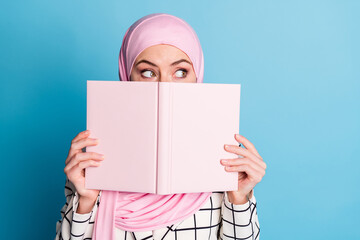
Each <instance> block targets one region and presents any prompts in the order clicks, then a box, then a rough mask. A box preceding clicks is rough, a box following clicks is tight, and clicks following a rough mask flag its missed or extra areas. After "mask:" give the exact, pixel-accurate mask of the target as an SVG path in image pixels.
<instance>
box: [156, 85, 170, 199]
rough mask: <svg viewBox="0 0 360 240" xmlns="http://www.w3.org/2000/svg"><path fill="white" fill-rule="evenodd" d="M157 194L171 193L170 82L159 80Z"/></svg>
mask: <svg viewBox="0 0 360 240" xmlns="http://www.w3.org/2000/svg"><path fill="white" fill-rule="evenodd" d="M158 95H159V98H158V144H157V153H158V156H157V184H156V186H157V189H156V193H157V194H171V176H170V173H171V172H170V170H171V143H172V142H171V139H172V137H171V129H172V113H171V110H172V84H171V83H168V82H159V91H158Z"/></svg>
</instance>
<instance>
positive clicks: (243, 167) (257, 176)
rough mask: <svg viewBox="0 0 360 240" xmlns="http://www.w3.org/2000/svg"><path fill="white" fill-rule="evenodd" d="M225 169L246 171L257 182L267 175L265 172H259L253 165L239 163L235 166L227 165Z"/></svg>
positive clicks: (228, 170)
mask: <svg viewBox="0 0 360 240" xmlns="http://www.w3.org/2000/svg"><path fill="white" fill-rule="evenodd" d="M225 171H227V172H245V173H246V174H247V175H248V177H250V178H251V179H253V180H254V181H255V182H257V183H258V182H260V181H261V179H262V177H263V176H264V175H265V172H257V171H256V170H254V169H253V168H252V167H251V166H249V165H246V164H243V165H237V166H233V167H229V166H227V167H225Z"/></svg>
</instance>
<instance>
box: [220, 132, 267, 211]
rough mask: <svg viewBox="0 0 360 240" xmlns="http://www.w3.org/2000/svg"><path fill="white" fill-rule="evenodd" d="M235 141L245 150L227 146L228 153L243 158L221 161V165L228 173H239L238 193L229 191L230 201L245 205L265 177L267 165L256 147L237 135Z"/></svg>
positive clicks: (225, 147)
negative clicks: (253, 190)
mask: <svg viewBox="0 0 360 240" xmlns="http://www.w3.org/2000/svg"><path fill="white" fill-rule="evenodd" d="M234 137H235V140H236V141H237V142H239V143H242V145H243V146H244V147H245V148H242V147H239V146H236V145H229V144H225V145H224V149H225V151H227V152H231V153H235V154H236V155H241V156H243V157H238V158H233V159H221V164H222V165H223V166H225V171H227V172H238V176H239V177H238V191H228V192H227V194H228V197H229V201H230V202H232V203H233V204H244V203H246V202H247V200H248V197H249V196H248V195H249V194H250V192H251V191H252V189H253V188H254V187H255V185H256V184H257V183H259V182H260V181H261V179H262V178H263V176H264V175H265V169H266V163H265V162H264V161H263V159H262V157H261V156H260V154H259V153H258V151H257V150H256V148H255V147H254V145H253V144H252V143H251V142H250V141H249V140H247V139H246V138H245V137H244V136H241V135H239V134H235V136H234Z"/></svg>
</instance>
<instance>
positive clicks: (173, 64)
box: [135, 59, 192, 67]
mask: <svg viewBox="0 0 360 240" xmlns="http://www.w3.org/2000/svg"><path fill="white" fill-rule="evenodd" d="M182 62H186V63H188V64H190V65H192V64H191V62H189V61H188V60H186V59H180V60H178V61H175V62H173V63H172V64H170V65H171V66H175V65H177V64H179V63H182ZM140 63H147V64H149V65H151V66H154V67H158V66H157V65H156V64H155V63H152V62H150V61H148V60H145V59H143V60H140V61H138V62H137V63H136V65H135V66H137V65H139V64H140Z"/></svg>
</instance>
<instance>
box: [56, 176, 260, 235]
mask: <svg viewBox="0 0 360 240" xmlns="http://www.w3.org/2000/svg"><path fill="white" fill-rule="evenodd" d="M100 196H101V191H100V194H99V196H98V198H97V201H96V204H95V205H94V207H93V209H92V210H91V212H90V213H87V214H78V213H76V209H77V206H78V203H79V202H78V201H79V197H78V194H77V192H76V191H75V187H74V185H73V184H72V183H71V182H70V181H69V180H68V179H66V183H65V197H66V203H65V205H64V206H63V207H62V209H61V211H60V213H61V218H62V219H61V220H59V221H58V222H57V223H56V237H55V240H63V239H66V240H68V239H71V240H80V239H91V237H92V232H93V226H94V221H95V216H96V212H97V209H98V206H99V204H100ZM115 238H116V240H145V239H146V240H147V239H149V240H160V239H161V240H169V239H171V240H173V239H174V240H191V239H194V240H205V239H209V240H219V239H223V240H258V239H260V225H259V221H258V216H257V211H256V199H255V196H254V194H253V196H252V197H251V198H250V199H249V201H248V202H247V203H245V204H242V205H235V204H232V203H230V202H229V200H228V198H227V194H226V192H225V193H224V192H213V194H212V195H211V196H210V198H209V200H208V201H207V202H206V203H205V204H204V205H203V206H202V208H201V209H199V210H198V211H197V212H196V213H195V214H193V215H192V216H191V217H189V218H187V219H185V220H183V221H181V222H179V223H176V224H173V225H171V226H167V227H164V228H161V229H157V230H153V231H147V232H128V231H123V230H121V229H118V228H116V229H115ZM104 240H106V239H104Z"/></svg>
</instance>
